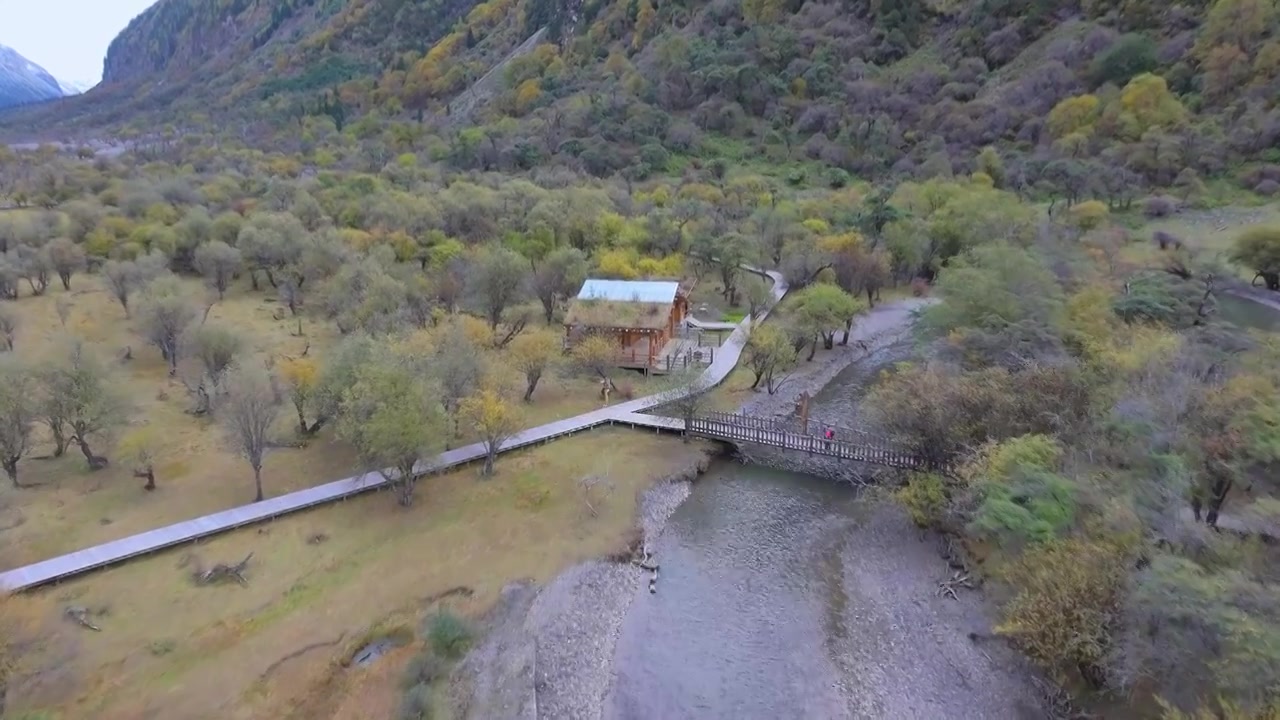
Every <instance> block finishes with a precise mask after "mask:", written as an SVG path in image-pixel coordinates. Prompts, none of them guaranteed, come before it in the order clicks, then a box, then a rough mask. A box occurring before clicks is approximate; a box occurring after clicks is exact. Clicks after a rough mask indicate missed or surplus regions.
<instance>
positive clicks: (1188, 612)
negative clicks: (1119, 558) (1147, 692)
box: [1110, 553, 1280, 717]
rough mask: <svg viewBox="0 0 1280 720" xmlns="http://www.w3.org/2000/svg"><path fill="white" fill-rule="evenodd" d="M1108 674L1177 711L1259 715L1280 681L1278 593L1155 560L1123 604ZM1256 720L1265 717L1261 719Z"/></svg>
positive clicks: (1235, 576)
mask: <svg viewBox="0 0 1280 720" xmlns="http://www.w3.org/2000/svg"><path fill="white" fill-rule="evenodd" d="M1120 618H1121V619H1122V620H1123V621H1124V628H1125V629H1124V632H1123V633H1121V634H1120V637H1119V642H1118V647H1117V648H1116V650H1115V652H1113V653H1112V655H1111V659H1112V663H1111V666H1110V670H1111V674H1112V676H1113V677H1115V678H1116V679H1117V680H1118V681H1119V683H1118V684H1120V685H1121V686H1122V687H1136V686H1138V685H1143V686H1146V687H1149V688H1151V689H1153V690H1155V692H1157V693H1158V694H1159V695H1160V696H1161V697H1163V698H1165V699H1166V700H1168V701H1170V702H1172V703H1173V704H1174V705H1176V706H1177V707H1181V708H1183V709H1188V710H1194V709H1196V708H1197V707H1198V706H1199V705H1200V704H1201V703H1203V702H1204V700H1205V698H1208V697H1214V696H1216V697H1218V698H1220V699H1221V701H1223V702H1224V704H1227V705H1235V706H1240V707H1241V709H1243V710H1251V711H1260V710H1262V709H1264V708H1265V707H1266V705H1267V703H1268V702H1269V701H1274V697H1275V695H1274V694H1275V679H1276V678H1277V677H1280V586H1278V585H1276V584H1275V583H1273V582H1266V581H1263V580H1261V579H1259V578H1257V577H1254V576H1251V575H1250V574H1249V573H1247V572H1244V571H1242V570H1240V569H1236V568H1230V567H1225V568H1223V567H1219V568H1213V567H1205V566H1202V565H1200V564H1198V563H1196V562H1195V561H1193V560H1190V559H1187V558H1183V557H1177V556H1174V555H1170V554H1168V553H1157V554H1156V555H1155V557H1154V558H1152V559H1151V560H1150V563H1149V564H1148V565H1146V566H1145V567H1144V569H1143V570H1141V571H1140V572H1138V574H1137V577H1136V578H1135V581H1134V583H1133V589H1132V591H1131V592H1130V593H1129V595H1128V597H1127V598H1126V599H1125V602H1124V608H1123V613H1122V614H1121V615H1120ZM1254 717H1265V715H1257V716H1254Z"/></svg>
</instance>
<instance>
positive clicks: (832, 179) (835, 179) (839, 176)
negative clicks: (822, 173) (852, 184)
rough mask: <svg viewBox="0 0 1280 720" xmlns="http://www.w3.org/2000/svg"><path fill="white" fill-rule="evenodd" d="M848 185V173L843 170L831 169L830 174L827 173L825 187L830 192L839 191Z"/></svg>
mask: <svg viewBox="0 0 1280 720" xmlns="http://www.w3.org/2000/svg"><path fill="white" fill-rule="evenodd" d="M848 184H849V173H847V172H845V171H844V170H841V169H840V168H832V169H831V172H829V173H827V186H828V187H830V188H831V189H832V190H839V189H840V188H842V187H844V186H845V185H848Z"/></svg>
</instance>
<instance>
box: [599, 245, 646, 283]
mask: <svg viewBox="0 0 1280 720" xmlns="http://www.w3.org/2000/svg"><path fill="white" fill-rule="evenodd" d="M637 261H638V258H637V257H636V254H635V251H634V250H625V249H621V248H615V249H613V250H605V251H604V252H602V253H600V256H599V258H598V259H597V260H596V270H597V272H598V273H599V274H600V276H601V277H606V278H615V279H618V280H634V279H636V278H638V277H640V271H639V270H638V269H637V268H636V262H637Z"/></svg>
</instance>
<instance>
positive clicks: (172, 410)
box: [0, 276, 643, 568]
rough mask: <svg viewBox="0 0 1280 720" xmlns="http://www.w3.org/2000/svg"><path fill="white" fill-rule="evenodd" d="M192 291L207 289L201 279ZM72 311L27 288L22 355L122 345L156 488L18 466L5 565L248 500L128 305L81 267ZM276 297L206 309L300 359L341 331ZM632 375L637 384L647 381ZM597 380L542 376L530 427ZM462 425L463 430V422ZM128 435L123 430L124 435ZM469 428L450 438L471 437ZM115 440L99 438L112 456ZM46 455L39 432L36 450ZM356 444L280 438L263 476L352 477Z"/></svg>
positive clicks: (231, 299)
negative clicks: (64, 342) (82, 344)
mask: <svg viewBox="0 0 1280 720" xmlns="http://www.w3.org/2000/svg"><path fill="white" fill-rule="evenodd" d="M190 286H191V290H192V293H193V294H195V295H196V296H197V297H203V295H204V291H203V289H202V288H201V287H200V285H199V283H198V282H196V281H194V280H192V281H190ZM73 288H74V289H73V292H72V293H71V294H70V297H71V298H72V302H73V306H74V307H73V310H72V312H71V317H70V320H69V322H68V323H67V328H66V329H65V330H64V329H62V328H61V327H60V326H59V322H58V318H57V310H56V303H57V299H58V298H59V297H60V296H62V295H64V293H63V291H62V290H61V288H60V287H59V288H56V289H55V288H50V290H49V292H48V293H47V294H46V295H45V296H43V297H37V298H32V297H25V296H24V297H23V298H22V299H20V300H19V301H17V302H16V303H14V304H13V307H15V308H16V309H17V310H18V311H19V313H20V315H21V318H22V327H21V329H20V330H19V337H18V345H17V352H18V354H19V355H21V356H23V357H26V358H28V359H31V360H33V361H35V362H38V361H39V359H40V358H42V357H45V356H47V355H48V354H50V353H52V352H54V351H55V349H56V348H57V347H58V341H59V339H60V338H62V337H64V336H65V334H66V333H74V334H75V335H77V336H80V337H82V338H84V339H85V340H87V341H88V342H90V343H91V344H92V345H93V346H95V347H96V349H98V350H99V351H100V352H101V353H102V354H103V356H104V357H106V358H118V357H119V356H120V355H121V354H122V352H123V350H124V348H125V347H126V346H130V347H132V349H133V358H134V359H133V360H131V361H128V362H115V361H114V360H113V362H112V364H113V365H114V366H115V367H116V369H117V377H116V378H115V381H116V382H117V383H118V384H119V385H120V386H121V387H123V388H124V391H125V392H126V394H127V395H128V396H129V398H130V399H131V402H132V405H133V412H132V418H131V423H130V424H131V425H134V426H136V425H143V424H149V425H151V426H153V427H155V428H158V429H160V431H159V432H158V433H157V435H158V436H159V441H160V443H161V447H160V448H159V451H158V458H157V462H156V479H157V482H158V484H159V489H158V490H157V491H156V492H154V493H146V492H144V491H143V490H142V483H143V481H142V480H138V479H136V478H134V477H133V476H132V472H131V470H132V469H131V468H130V467H128V466H127V464H126V463H124V462H123V461H121V462H114V463H113V464H112V465H111V467H109V468H108V469H106V470H103V471H101V472H97V473H90V472H89V471H88V470H87V468H86V467H85V463H84V459H83V457H82V456H81V455H80V454H79V453H78V452H76V451H74V450H73V451H71V452H69V453H68V454H67V456H65V457H63V458H60V459H57V460H52V459H43V460H40V459H30V460H26V461H24V462H23V463H22V465H21V466H20V468H21V471H22V473H23V481H24V482H25V483H32V484H36V485H37V486H36V487H32V488H28V489H22V490H14V489H11V488H8V487H0V568H8V567H15V566H18V565H23V564H26V563H30V562H34V561H37V560H42V559H45V558H48V557H51V556H53V555H57V554H61V553H64V552H70V551H72V550H77V549H80V548H83V547H88V546H91V545H94V544H98V543H101V542H105V541H107V540H113V539H117V538H120V537H124V536H127V535H131V534H134V533H138V532H142V531H145V530H149V529H151V528H154V527H157V526H160V525H164V524H168V523H173V522H178V521H181V520H186V519H189V518H192V517H197V516H200V515H205V514H208V513H211V512H216V511H218V510H223V509H226V508H229V507H234V506H236V505H241V504H244V503H246V502H249V501H250V500H252V498H253V487H252V475H251V473H250V471H249V468H248V465H247V464H246V463H245V462H244V461H243V460H241V459H240V458H238V457H237V456H236V455H235V454H233V453H232V452H229V451H228V450H227V448H226V446H225V444H224V442H223V436H222V433H221V432H220V431H219V429H218V427H217V426H216V425H215V424H214V423H213V422H212V421H211V420H209V419H207V418H197V417H193V416H191V415H189V414H187V412H186V411H187V410H188V409H190V407H191V406H192V402H191V400H190V398H189V394H188V392H187V390H186V388H185V387H184V386H183V385H182V383H181V382H179V381H177V380H173V379H170V378H169V377H168V376H167V372H166V368H165V365H164V363H163V361H162V360H161V358H160V355H159V352H158V351H157V350H156V349H155V348H152V347H150V346H148V345H146V344H145V342H144V341H143V340H142V339H141V338H140V337H138V335H137V334H136V332H135V331H134V329H133V325H132V323H131V322H130V321H128V320H126V318H125V315H124V311H123V309H122V308H121V307H120V306H119V305H118V304H117V303H116V302H115V300H114V299H113V298H112V297H110V296H109V295H108V294H107V293H106V292H105V291H103V290H101V289H100V288H101V285H100V281H99V278H96V277H88V276H81V277H77V278H75V280H74V282H73ZM279 310H280V306H279V305H278V304H277V303H274V302H268V301H266V300H265V296H264V295H263V294H251V293H249V292H248V291H247V290H245V289H243V288H240V289H237V290H236V291H235V292H233V293H230V294H228V296H227V299H226V300H224V301H223V302H221V303H218V304H216V305H214V306H213V308H212V310H211V311H210V314H209V321H210V322H222V323H226V324H227V325H229V326H231V327H233V328H235V329H236V330H237V331H238V332H240V333H242V334H243V335H244V336H245V337H246V340H247V344H248V345H249V347H251V348H252V349H254V350H255V351H256V352H257V353H259V354H260V355H263V356H267V355H271V356H275V357H283V356H296V355H298V354H300V353H301V352H302V351H303V350H304V348H306V347H307V346H308V344H309V345H310V350H309V353H310V356H312V357H316V358H317V359H318V360H319V361H320V362H322V363H323V360H324V356H325V353H326V352H327V351H328V350H329V349H330V348H331V347H332V346H333V345H334V343H335V342H336V341H337V339H338V335H337V332H336V330H335V329H334V328H333V327H332V326H331V325H329V324H328V323H323V322H319V321H316V322H312V321H310V320H306V321H304V324H303V330H304V332H305V333H306V336H305V337H295V336H294V334H293V333H295V332H296V330H297V322H296V321H295V320H292V319H287V318H286V319H282V320H276V319H274V316H275V314H276V313H277V312H278V311H279ZM628 381H629V382H632V384H633V385H635V386H636V387H637V392H643V382H642V378H639V377H637V378H635V379H634V380H632V379H631V378H628ZM598 395H599V387H598V386H597V384H596V383H595V381H593V380H590V379H585V378H558V377H548V378H544V379H543V381H542V383H541V384H540V385H539V387H538V391H537V393H535V395H534V402H533V403H531V404H529V405H526V406H524V410H525V416H526V418H525V419H526V423H527V424H528V425H537V424H541V423H545V422H549V421H551V420H556V419H560V418H564V417H570V416H573V415H577V414H580V413H583V412H587V411H589V410H593V409H596V408H597V407H599V405H600V400H599V397H598ZM291 418H292V411H291V409H286V410H285V411H282V413H281V418H280V421H279V424H278V426H277V432H276V434H277V436H278V438H279V440H280V441H281V442H283V443H292V442H293V441H294V439H295V438H294V435H293V421H292V419H291ZM464 431H465V428H464ZM120 434H123V433H120ZM472 439H473V438H470V437H467V434H466V433H465V432H464V436H463V437H462V438H459V439H458V440H457V441H456V442H454V443H453V444H454V445H455V446H457V445H461V444H465V443H466V442H470V441H471V440H472ZM111 449H112V448H111V447H110V444H109V443H108V444H104V445H103V446H101V447H96V448H95V450H96V451H97V452H98V453H101V454H106V455H108V456H109V457H113V453H112V452H110V451H111ZM51 452H52V447H51V445H50V444H48V443H46V442H44V441H42V442H41V443H40V444H39V446H38V447H37V449H36V451H35V453H34V454H35V455H47V454H48V453H51ZM356 469H357V463H356V458H355V453H354V452H353V451H352V449H351V448H350V447H348V446H346V445H345V444H344V443H342V442H340V441H338V440H336V439H335V438H334V437H333V436H332V433H331V431H326V432H325V433H322V434H321V436H320V437H318V438H316V439H314V440H313V441H312V442H310V443H309V445H308V446H307V447H305V448H291V447H282V448H280V449H275V450H272V451H271V452H269V453H268V455H267V460H266V465H265V467H264V470H263V478H264V482H265V484H266V490H267V492H268V494H270V495H279V494H283V493H286V492H290V491H293V490H298V489H302V488H305V487H310V486H313V485H317V484H320V483H323V482H328V481H331V480H336V479H339V478H341V477H344V476H347V475H351V474H354V473H355V472H356Z"/></svg>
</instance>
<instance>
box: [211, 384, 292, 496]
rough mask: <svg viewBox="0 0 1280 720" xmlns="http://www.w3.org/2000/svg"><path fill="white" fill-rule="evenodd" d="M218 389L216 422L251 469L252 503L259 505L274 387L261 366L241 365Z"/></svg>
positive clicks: (275, 404)
mask: <svg viewBox="0 0 1280 720" xmlns="http://www.w3.org/2000/svg"><path fill="white" fill-rule="evenodd" d="M220 389H221V392H220V393H219V400H218V409H217V415H218V419H219V420H220V421H221V422H222V426H223V430H224V431H225V432H226V435H227V439H228V441H229V442H230V444H231V446H232V448H233V449H235V451H236V452H237V453H239V454H240V456H241V457H243V458H244V459H245V460H247V461H248V462H249V467H251V468H253V484H254V488H255V494H254V497H253V501H254V502H260V501H261V500H262V458H263V456H264V455H265V454H266V451H267V439H268V437H267V436H268V434H269V433H270V431H271V425H272V423H274V422H275V420H276V416H277V415H278V414H279V412H280V402H279V400H278V399H277V396H276V387H275V384H274V383H273V382H272V381H271V375H270V374H269V373H268V372H267V369H266V368H265V367H263V366H262V365H261V364H259V363H256V362H244V363H236V364H234V365H232V366H231V367H230V368H228V369H227V371H226V373H225V374H224V375H223V376H222V383H221V384H220Z"/></svg>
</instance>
